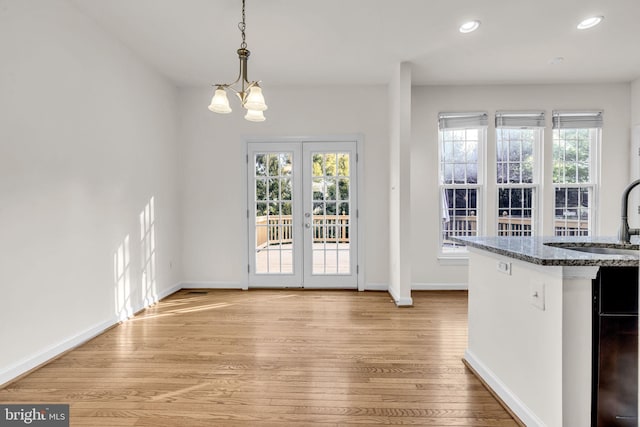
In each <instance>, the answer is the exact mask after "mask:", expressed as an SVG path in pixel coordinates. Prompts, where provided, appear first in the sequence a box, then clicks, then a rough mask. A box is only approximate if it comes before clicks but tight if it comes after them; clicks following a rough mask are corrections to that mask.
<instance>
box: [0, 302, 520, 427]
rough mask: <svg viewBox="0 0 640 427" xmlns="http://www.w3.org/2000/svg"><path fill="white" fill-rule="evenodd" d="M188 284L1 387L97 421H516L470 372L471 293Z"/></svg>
mask: <svg viewBox="0 0 640 427" xmlns="http://www.w3.org/2000/svg"><path fill="white" fill-rule="evenodd" d="M413 298H414V307H412V308H396V307H395V305H394V304H393V302H392V301H391V299H390V297H389V295H388V294H386V293H383V292H353V291H291V290H260V291H254V290H252V291H248V292H247V291H244V292H243V291H218V290H216V291H208V292H207V293H205V294H201V293H195V292H192V291H188V290H183V291H180V292H178V293H176V294H174V295H172V296H170V297H169V298H167V299H165V300H163V301H162V302H161V303H159V304H157V305H156V306H154V307H152V308H150V309H147V310H146V311H144V312H142V313H140V314H139V315H138V316H136V317H135V318H133V319H131V320H129V321H127V322H125V323H123V324H121V325H119V326H118V327H116V328H113V329H111V330H109V331H107V332H106V333H104V334H102V335H101V336H99V337H97V338H95V339H94V340H92V341H90V342H88V343H87V344H85V345H83V346H81V347H79V348H77V349H75V350H74V351H72V352H70V353H68V354H66V355H65V356H63V357H61V358H59V359H58V360H56V361H54V362H52V363H50V364H49V365H47V366H45V367H43V368H41V369H39V370H37V371H35V372H33V373H31V374H30V375H28V376H27V377H25V378H23V379H21V380H19V381H17V382H15V383H13V384H10V385H9V386H8V387H6V388H4V389H2V390H0V402H2V403H39V402H42V403H69V404H70V405H71V425H72V426H78V427H85V426H87V427H88V426H110V427H116V426H149V427H150V426H154V427H163V426H171V427H177V426H213V425H216V426H218V425H221V426H294V425H295V426H297V425H300V426H304V425H323V426H348V425H360V426H362V425H383V424H411V425H420V426H515V425H516V423H515V421H514V420H513V419H512V418H511V417H510V416H509V414H507V412H506V411H505V410H504V409H503V408H502V407H501V406H500V405H499V404H498V403H497V401H496V400H495V399H494V398H493V397H492V396H491V395H490V393H489V392H488V391H487V390H486V389H485V388H484V387H483V386H482V385H481V384H480V382H479V381H478V380H477V379H476V378H475V377H474V376H473V375H472V374H471V373H470V371H468V370H467V369H466V368H465V367H464V365H463V363H462V362H461V358H462V355H463V351H464V349H465V346H466V339H467V315H466V311H467V294H466V292H463V291H449V292H433V291H431V292H414V293H413Z"/></svg>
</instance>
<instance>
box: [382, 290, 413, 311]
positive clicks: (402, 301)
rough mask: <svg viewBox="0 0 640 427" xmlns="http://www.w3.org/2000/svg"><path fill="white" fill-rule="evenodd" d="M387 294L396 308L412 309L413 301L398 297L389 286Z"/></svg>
mask: <svg viewBox="0 0 640 427" xmlns="http://www.w3.org/2000/svg"><path fill="white" fill-rule="evenodd" d="M388 292H389V295H391V298H393V301H395V303H396V305H397V306H398V307H413V299H412V298H411V297H408V298H401V297H400V295H396V294H395V289H394V288H393V287H391V286H389V289H388Z"/></svg>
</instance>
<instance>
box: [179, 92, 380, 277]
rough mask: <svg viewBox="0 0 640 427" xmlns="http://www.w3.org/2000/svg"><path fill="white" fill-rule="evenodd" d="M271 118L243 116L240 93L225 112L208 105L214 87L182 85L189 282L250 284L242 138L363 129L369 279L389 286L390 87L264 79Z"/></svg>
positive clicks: (362, 215) (363, 200) (362, 207)
mask: <svg viewBox="0 0 640 427" xmlns="http://www.w3.org/2000/svg"><path fill="white" fill-rule="evenodd" d="M263 91H264V95H265V98H266V101H267V104H268V105H269V110H267V111H266V112H265V116H266V117H267V121H265V122H262V123H251V122H247V121H246V120H244V119H243V115H244V114H243V112H242V111H241V109H242V108H241V107H240V106H239V103H238V102H237V100H236V99H230V103H231V108H233V109H234V111H233V112H232V113H231V114H228V115H220V114H215V113H212V112H210V111H209V110H207V106H208V104H209V101H210V100H211V95H212V91H211V89H210V88H190V89H183V90H181V91H180V96H179V98H180V102H179V105H180V139H181V143H182V147H181V150H182V165H183V167H182V170H183V171H184V176H183V182H184V190H183V196H184V197H183V209H184V210H183V212H184V214H183V229H184V254H183V263H184V272H185V274H184V277H183V279H184V281H185V282H186V283H187V284H190V285H191V284H194V283H196V284H198V283H199V282H200V283H202V285H203V286H211V285H220V286H242V285H243V284H245V283H246V280H247V274H246V271H247V269H246V262H247V261H246V260H247V241H246V235H247V229H246V227H247V225H246V211H245V209H246V194H247V193H246V187H245V186H246V178H245V177H246V164H245V161H244V156H243V151H244V142H243V141H244V138H248V137H255V138H269V137H274V138H277V137H295V136H327V135H353V134H362V135H363V138H364V143H363V146H364V149H363V151H364V156H361V160H362V161H364V177H363V180H362V182H361V184H362V185H363V186H364V189H365V190H364V194H360V203H361V205H360V219H361V222H360V224H361V225H364V226H365V230H364V234H365V238H366V244H365V247H363V248H361V249H363V250H365V265H366V267H365V268H366V271H365V281H366V284H369V286H371V285H372V284H373V285H381V286H383V287H384V288H385V289H386V287H387V285H388V277H389V273H388V259H389V251H388V246H389V242H388V237H389V233H388V224H389V220H388V218H389V213H388V206H389V202H388V200H389V195H388V190H387V189H388V187H389V145H388V137H389V132H388V124H387V122H388V113H387V108H386V103H387V90H386V87H385V86H364V87H357V88H352V87H346V86H345V87H335V86H332V87H304V88H303V87H293V88H285V87H273V86H269V84H268V82H264V84H263Z"/></svg>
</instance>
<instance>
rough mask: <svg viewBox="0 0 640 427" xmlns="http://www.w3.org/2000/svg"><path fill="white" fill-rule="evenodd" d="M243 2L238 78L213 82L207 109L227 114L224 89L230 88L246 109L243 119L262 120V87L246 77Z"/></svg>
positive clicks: (264, 106)
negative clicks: (214, 87)
mask: <svg viewBox="0 0 640 427" xmlns="http://www.w3.org/2000/svg"><path fill="white" fill-rule="evenodd" d="M244 2H245V0H242V22H240V23H238V28H239V29H240V33H241V34H242V43H241V44H240V49H238V58H239V59H240V73H239V75H238V78H237V79H236V81H235V82H233V83H219V84H215V85H214V86H216V91H215V93H214V95H213V98H212V99H211V105H209V110H211V111H213V112H214V113H221V114H227V113H230V112H231V107H230V106H229V98H227V91H226V89H231V90H232V91H233V92H235V94H236V95H238V98H240V103H241V104H242V106H243V107H244V108H245V109H246V110H247V114H246V115H245V116H244V118H245V119H247V120H249V121H251V122H263V121H265V117H264V113H263V111H264V110H266V109H267V104H265V102H264V96H263V95H262V88H260V85H259V83H260V82H259V81H249V79H248V78H247V61H248V59H249V54H250V53H251V52H249V50H248V49H247V43H246V41H245V34H244V31H245V29H246V27H247V26H246V24H245V13H244Z"/></svg>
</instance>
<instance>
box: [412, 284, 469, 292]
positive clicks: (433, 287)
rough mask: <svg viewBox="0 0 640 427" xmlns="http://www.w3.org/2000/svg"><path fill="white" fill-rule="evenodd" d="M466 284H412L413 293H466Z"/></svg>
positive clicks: (467, 287)
mask: <svg viewBox="0 0 640 427" xmlns="http://www.w3.org/2000/svg"><path fill="white" fill-rule="evenodd" d="M468 289H469V286H468V285H467V284H466V283H412V284H411V290H412V291H466V290H468Z"/></svg>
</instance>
